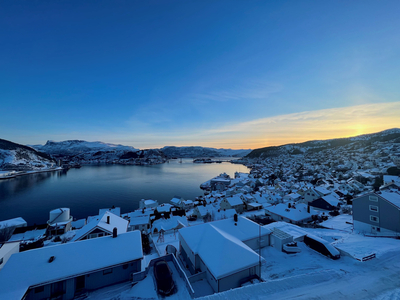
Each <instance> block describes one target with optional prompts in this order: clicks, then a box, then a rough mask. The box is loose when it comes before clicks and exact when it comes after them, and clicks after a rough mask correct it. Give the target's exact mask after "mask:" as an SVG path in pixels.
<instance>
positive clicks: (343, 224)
mask: <svg viewBox="0 0 400 300" xmlns="http://www.w3.org/2000/svg"><path fill="white" fill-rule="evenodd" d="M349 223H350V224H349ZM320 225H321V226H323V227H325V228H330V229H339V230H343V231H347V232H352V231H353V216H351V215H339V216H336V217H333V218H330V219H328V220H326V221H324V222H322V223H321V224H320Z"/></svg>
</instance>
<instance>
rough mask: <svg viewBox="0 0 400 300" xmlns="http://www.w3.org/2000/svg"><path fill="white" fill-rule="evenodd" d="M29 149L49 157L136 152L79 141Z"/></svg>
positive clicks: (124, 148)
mask: <svg viewBox="0 0 400 300" xmlns="http://www.w3.org/2000/svg"><path fill="white" fill-rule="evenodd" d="M31 147H33V148H35V149H37V150H39V151H42V152H45V153H47V154H51V155H64V156H66V155H68V156H75V155H78V154H82V153H95V152H98V151H114V152H118V151H119V152H126V151H138V149H135V148H133V147H131V146H123V145H115V144H109V143H103V142H87V141H81V140H68V141H62V142H55V141H47V143H46V144H45V145H32V146H31Z"/></svg>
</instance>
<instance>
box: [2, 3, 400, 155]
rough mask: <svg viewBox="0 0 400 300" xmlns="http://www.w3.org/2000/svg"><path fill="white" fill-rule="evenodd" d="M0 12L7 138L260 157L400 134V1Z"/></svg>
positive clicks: (29, 7) (8, 6) (7, 6)
mask: <svg viewBox="0 0 400 300" xmlns="http://www.w3.org/2000/svg"><path fill="white" fill-rule="evenodd" d="M0 5H1V9H0V37H1V38H0V101H1V105H0V138H4V139H8V140H11V141H15V142H19V143H23V144H43V143H45V142H46V140H48V139H51V140H56V141H61V140H66V139H85V140H88V141H95V140H100V141H104V142H111V143H121V144H126V145H132V146H134V147H137V148H148V147H162V146H165V145H177V146H180V145H201V146H212V147H225V148H228V147H230V148H256V147H263V146H268V145H276V144H282V143H289V142H300V141H305V140H307V139H314V138H318V139H324V138H333V137H342V136H349V135H355V134H360V133H369V132H375V131H379V130H383V129H387V128H392V127H400V126H399V125H400V122H398V119H399V118H398V117H400V104H399V103H400V102H399V101H400V98H399V96H400V34H399V28H400V18H399V17H398V12H399V10H400V2H398V1H329V2H328V1H7V2H2V3H1V4H0ZM349 111H352V112H353V114H351V117H349V118H344V119H343V118H342V116H343V115H344V114H345V113H347V112H349ZM378 112H379V113H378ZM316 115H318V117H315V116H316ZM298 116H301V118H300V121H299V118H298ZM293 120H296V121H293ZM310 122H311V123H310ZM255 124H257V125H255ZM333 124H340V125H341V126H337V125H333ZM339 127H340V128H339Z"/></svg>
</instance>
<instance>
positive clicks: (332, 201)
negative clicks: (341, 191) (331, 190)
mask: <svg viewBox="0 0 400 300" xmlns="http://www.w3.org/2000/svg"><path fill="white" fill-rule="evenodd" d="M321 198H322V199H324V200H325V201H326V202H328V203H329V204H330V205H332V206H338V205H339V203H340V201H339V200H338V199H337V198H336V197H334V196H333V195H328V196H323V197H321Z"/></svg>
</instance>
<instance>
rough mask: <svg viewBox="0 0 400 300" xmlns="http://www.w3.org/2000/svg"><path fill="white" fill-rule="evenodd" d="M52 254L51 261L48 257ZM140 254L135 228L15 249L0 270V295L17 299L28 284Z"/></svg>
mask: <svg viewBox="0 0 400 300" xmlns="http://www.w3.org/2000/svg"><path fill="white" fill-rule="evenodd" d="M51 257H54V259H53V260H52V262H50V258H51ZM142 257H143V252H142V242H141V235H140V232H139V231H132V232H127V233H124V234H121V235H118V237H116V238H113V237H112V236H106V237H101V238H96V239H90V240H86V241H81V242H79V243H66V244H60V245H56V246H48V247H43V248H39V249H34V250H29V251H24V252H20V253H15V254H13V255H12V256H11V258H10V259H9V260H8V262H7V263H6V265H5V266H4V268H3V269H2V270H1V272H0V282H1V286H2V288H1V289H0V299H21V298H22V297H23V296H24V295H25V292H26V291H27V290H28V288H29V287H33V286H38V285H42V284H45V283H52V282H56V281H60V280H63V279H65V278H69V277H75V276H77V275H84V274H87V273H92V272H95V271H97V270H101V269H107V268H110V267H112V266H116V265H119V264H123V263H126V262H129V261H134V260H137V259H141V258H142Z"/></svg>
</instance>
